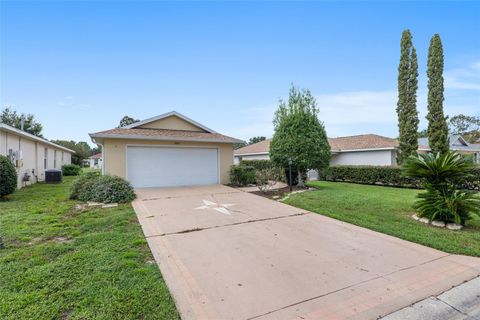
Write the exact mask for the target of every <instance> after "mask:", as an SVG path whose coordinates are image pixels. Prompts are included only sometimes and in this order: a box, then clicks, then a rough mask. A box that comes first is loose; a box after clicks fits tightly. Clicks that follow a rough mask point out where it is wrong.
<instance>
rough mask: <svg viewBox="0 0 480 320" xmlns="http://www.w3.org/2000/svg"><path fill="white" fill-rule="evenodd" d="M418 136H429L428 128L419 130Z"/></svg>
mask: <svg viewBox="0 0 480 320" xmlns="http://www.w3.org/2000/svg"><path fill="white" fill-rule="evenodd" d="M418 137H419V138H428V132H427V129H423V130H420V131H418Z"/></svg>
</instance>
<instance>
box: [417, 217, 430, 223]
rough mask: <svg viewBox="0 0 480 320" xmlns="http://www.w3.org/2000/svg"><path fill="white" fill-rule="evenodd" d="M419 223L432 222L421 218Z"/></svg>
mask: <svg viewBox="0 0 480 320" xmlns="http://www.w3.org/2000/svg"><path fill="white" fill-rule="evenodd" d="M418 221H420V222H423V223H430V220H428V219H427V218H420V219H418Z"/></svg>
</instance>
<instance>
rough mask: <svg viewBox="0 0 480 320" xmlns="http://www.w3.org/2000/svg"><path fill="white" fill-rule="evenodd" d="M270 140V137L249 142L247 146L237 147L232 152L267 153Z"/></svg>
mask: <svg viewBox="0 0 480 320" xmlns="http://www.w3.org/2000/svg"><path fill="white" fill-rule="evenodd" d="M270 141H272V139H266V140H263V141H260V142H257V143H254V144H249V145H248V146H245V147H243V148H239V149H237V150H235V151H234V153H235V154H236V155H237V154H239V155H240V154H254V153H268V151H269V150H270Z"/></svg>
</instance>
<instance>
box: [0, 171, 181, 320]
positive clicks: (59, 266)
mask: <svg viewBox="0 0 480 320" xmlns="http://www.w3.org/2000/svg"><path fill="white" fill-rule="evenodd" d="M72 181H73V178H72V177H66V178H65V182H64V183H62V184H59V185H46V184H40V183H39V184H36V185H34V186H30V187H27V188H24V189H22V190H20V191H17V192H16V193H15V194H14V195H12V196H11V197H10V199H9V201H0V236H2V237H3V241H4V243H5V248H4V249H2V250H0V315H1V316H0V318H1V319H2V320H5V319H15V320H19V319H178V318H179V316H178V313H177V311H176V308H175V304H174V302H173V300H172V298H171V296H170V293H169V292H168V289H167V287H166V285H165V283H164V281H163V279H162V277H161V274H160V271H159V270H158V267H157V265H156V264H155V263H154V260H153V257H152V255H151V253H150V251H149V249H148V246H147V244H146V241H145V240H144V237H143V234H142V231H141V228H140V226H139V224H138V222H137V218H136V216H135V213H134V211H133V209H132V207H131V206H130V205H129V204H125V205H121V206H119V207H117V208H112V209H91V210H88V211H78V210H76V209H75V208H74V206H75V202H73V201H70V200H68V189H69V185H70V184H71V182H72Z"/></svg>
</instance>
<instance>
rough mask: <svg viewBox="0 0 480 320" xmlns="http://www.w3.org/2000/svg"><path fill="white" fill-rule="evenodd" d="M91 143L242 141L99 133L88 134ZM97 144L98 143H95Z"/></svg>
mask: <svg viewBox="0 0 480 320" xmlns="http://www.w3.org/2000/svg"><path fill="white" fill-rule="evenodd" d="M89 136H90V138H91V139H92V141H93V142H95V141H97V139H126V140H128V139H131V140H153V141H191V142H214V143H241V142H243V141H242V140H238V139H234V138H230V139H229V140H223V139H202V138H189V137H184V138H177V137H162V136H144V135H138V134H101V133H89ZM95 143H97V144H99V143H98V142H95Z"/></svg>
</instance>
